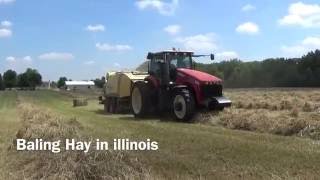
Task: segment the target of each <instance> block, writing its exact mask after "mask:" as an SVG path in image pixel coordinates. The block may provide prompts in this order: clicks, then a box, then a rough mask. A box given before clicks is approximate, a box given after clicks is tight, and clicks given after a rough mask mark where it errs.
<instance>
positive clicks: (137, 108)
mask: <svg viewBox="0 0 320 180" xmlns="http://www.w3.org/2000/svg"><path fill="white" fill-rule="evenodd" d="M150 102H151V88H150V87H149V85H148V84H146V83H145V82H138V83H135V85H134V86H133V88H132V91H131V109H132V112H133V114H134V116H135V117H138V118H142V117H145V116H146V115H147V114H148V113H149V111H150V109H151V103H150Z"/></svg>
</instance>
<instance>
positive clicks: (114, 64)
mask: <svg viewBox="0 0 320 180" xmlns="http://www.w3.org/2000/svg"><path fill="white" fill-rule="evenodd" d="M113 66H114V67H116V68H120V67H121V65H120V64H119V63H113Z"/></svg>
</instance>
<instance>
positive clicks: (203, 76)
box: [177, 68, 222, 83]
mask: <svg viewBox="0 0 320 180" xmlns="http://www.w3.org/2000/svg"><path fill="white" fill-rule="evenodd" d="M177 71H178V75H179V74H181V76H184V75H187V76H190V77H192V78H194V79H196V80H198V81H200V82H214V83H222V80H221V79H220V78H217V77H215V76H212V75H210V74H207V73H204V72H201V71H197V70H192V69H185V68H178V69H177Z"/></svg>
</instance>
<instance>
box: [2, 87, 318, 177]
mask: <svg viewBox="0 0 320 180" xmlns="http://www.w3.org/2000/svg"><path fill="white" fill-rule="evenodd" d="M318 91H319V90H317V89H284V90H281V89H272V90H270V89H268V90H266V89H249V90H248V89H242V90H239V89H238V90H227V91H226V95H227V96H228V97H230V98H231V99H232V100H233V101H234V103H235V104H234V106H233V107H232V108H231V109H226V110H225V111H224V112H221V113H218V114H217V113H213V114H212V113H211V114H204V115H199V116H197V119H196V120H197V121H198V122H200V123H194V124H187V123H178V122H173V121H161V120H160V119H159V118H157V117H155V118H152V119H141V120H136V119H134V118H133V117H132V116H130V115H107V114H103V113H102V109H103V107H102V106H101V105H98V102H97V100H90V101H89V105H88V106H85V107H78V108H73V107H72V96H70V95H68V94H61V93H59V92H53V91H34V92H28V91H24V92H13V91H12V92H0V117H1V118H0V124H1V129H0V150H1V151H0V152H1V154H0V156H1V157H0V179H4V178H7V179H8V177H11V178H9V179H14V177H18V178H17V179H19V177H21V175H30V174H31V175H34V174H36V175H37V176H36V177H32V176H29V178H30V177H32V178H33V179H40V178H39V177H43V174H39V173H37V170H38V169H41V168H42V169H46V168H48V167H51V166H48V164H49V165H56V166H57V168H55V170H56V171H53V172H52V171H50V173H47V174H45V177H46V179H50V178H51V179H55V178H56V177H64V176H63V175H66V174H69V175H70V177H73V178H74V177H75V178H76V179H99V178H100V179H114V178H115V177H126V176H122V175H121V173H122V172H127V173H124V174H125V175H129V177H130V176H132V177H136V178H137V177H138V178H139V179H316V178H318V177H319V175H320V173H319V171H318V167H320V142H319V140H317V136H316V135H315V134H317V133H316V132H317V123H318V120H319V113H318V109H317V108H318V104H317V102H318V100H319V99H316V98H319V97H320V95H319V93H318ZM266 97H268V98H266ZM306 103H307V104H306ZM21 104H22V106H21ZM22 107H23V108H22ZM30 107H31V110H30ZM26 109H27V110H26ZM33 110H35V112H34V113H31V114H39V111H40V112H49V113H48V114H50V116H48V115H43V114H42V116H41V115H38V116H36V117H43V116H44V117H52V118H53V119H55V117H59V118H58V119H59V121H58V122H59V123H58V125H57V126H54V127H51V126H52V125H55V124H56V123H44V122H43V121H44V120H41V118H40V120H39V119H33V118H31V119H33V120H32V123H27V124H29V126H30V127H31V128H35V129H39V130H40V131H39V132H41V134H42V135H43V136H44V137H47V135H48V133H52V132H60V130H62V132H61V133H58V134H61V135H62V136H55V137H60V138H65V136H80V137H84V138H90V139H94V138H99V139H104V140H111V139H113V138H130V139H132V140H144V139H147V138H150V139H152V140H155V141H158V143H159V150H158V151H156V152H122V153H125V154H124V155H123V157H128V158H124V159H113V156H112V155H111V156H110V158H111V159H113V160H114V161H115V162H117V164H118V165H119V166H120V169H121V168H123V169H124V170H128V171H115V170H114V169H113V168H112V167H114V165H115V164H112V163H111V164H110V163H108V162H109V161H108V160H107V159H105V158H103V157H105V156H102V160H101V161H97V162H95V161H91V160H90V157H88V158H82V160H81V161H79V162H80V163H82V164H83V165H84V167H89V169H90V172H87V171H84V169H85V168H83V167H81V166H80V167H79V166H73V165H74V161H75V159H77V158H75V157H79V154H72V152H67V153H71V154H65V153H61V154H60V158H58V159H66V158H67V157H70V158H69V161H64V160H60V161H58V160H57V157H55V156H53V154H50V153H40V154H37V152H33V153H32V154H33V156H32V157H29V158H28V157H27V156H26V155H25V154H24V153H18V152H16V151H14V149H12V148H10V147H12V143H13V140H14V139H15V138H16V137H17V132H19V130H21V129H23V128H24V127H25V124H26V123H23V122H25V121H26V119H25V118H23V117H29V116H28V115H23V113H26V111H27V112H30V111H31V112H32V111H33ZM27 114H28V113H27ZM40 114H41V113H40ZM21 115H22V116H21ZM31 117H33V116H31ZM52 118H47V119H52ZM27 119H30V118H27ZM45 119H46V118H45ZM70 120H72V122H73V123H71V124H70ZM300 121H301V122H300ZM74 122H76V123H74ZM39 124H40V125H39ZM59 124H60V125H59ZM48 125H49V126H48ZM39 127H40V128H39ZM56 127H66V128H60V130H59V128H58V130H59V131H53V130H55V129H56ZM67 127H70V128H71V129H73V128H75V130H76V133H75V134H74V129H73V130H72V131H71V133H70V134H68V133H66V130H64V129H70V128H67ZM306 127H310V128H309V129H308V128H306ZM43 129H51V130H52V131H43ZM67 131H68V130H67ZM36 132H38V131H36ZM314 132H315V133H314ZM18 134H19V133H18ZM20 134H21V133H20ZM299 134H304V135H303V137H300V135H299ZM305 134H308V135H305ZM22 135H23V133H22ZM33 135H34V136H39V134H33ZM49 137H51V136H50V134H49ZM93 153H96V152H93ZM37 155H38V156H39V157H41V158H45V159H47V161H46V162H48V163H47V164H44V165H43V164H41V163H39V162H43V159H40V160H41V161H39V159H38V157H36V158H35V156H37ZM40 155H41V156H40ZM81 156H82V155H81V153H80V157H81ZM61 157H63V158H61ZM130 159H135V160H136V161H134V163H132V162H133V161H132V160H130ZM13 160H21V161H13ZM118 162H119V163H118ZM26 163H28V164H26ZM95 164H98V165H103V164H108V165H110V166H111V167H106V166H101V167H100V166H99V167H100V168H98V167H95V166H94V165H95ZM30 165H37V166H30ZM112 165H113V166H112ZM21 167H22V171H21ZM61 167H65V168H61ZM76 167H77V168H76ZM17 168H19V169H20V171H18V170H17ZM118 168H119V167H118ZM49 169H50V168H49ZM94 170H97V171H94ZM78 171H80V172H82V173H83V174H85V175H88V176H81V177H77V176H72V175H74V174H75V173H74V172H78ZM91 172H94V173H91ZM99 172H100V173H99ZM101 172H102V173H101ZM94 175H96V176H94Z"/></svg>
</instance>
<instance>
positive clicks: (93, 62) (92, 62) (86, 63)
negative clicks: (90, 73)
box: [83, 61, 96, 65]
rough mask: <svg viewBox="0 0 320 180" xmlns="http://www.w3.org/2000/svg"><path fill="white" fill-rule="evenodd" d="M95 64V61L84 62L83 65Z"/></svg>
mask: <svg viewBox="0 0 320 180" xmlns="http://www.w3.org/2000/svg"><path fill="white" fill-rule="evenodd" d="M95 63H96V62H95V61H86V62H84V63H83V64H84V65H93V64H95Z"/></svg>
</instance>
